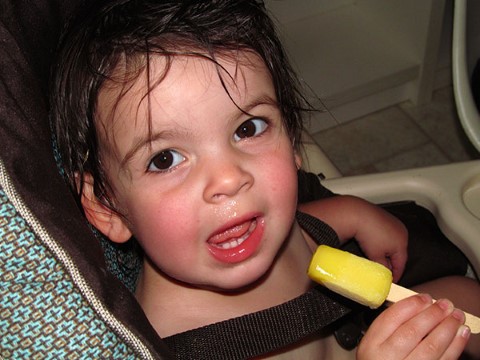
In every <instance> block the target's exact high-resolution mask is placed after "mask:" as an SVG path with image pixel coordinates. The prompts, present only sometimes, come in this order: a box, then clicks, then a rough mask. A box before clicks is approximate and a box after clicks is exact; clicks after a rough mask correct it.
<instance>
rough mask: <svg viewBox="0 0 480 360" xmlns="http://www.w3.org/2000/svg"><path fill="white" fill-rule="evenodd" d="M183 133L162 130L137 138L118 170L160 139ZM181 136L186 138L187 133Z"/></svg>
mask: <svg viewBox="0 0 480 360" xmlns="http://www.w3.org/2000/svg"><path fill="white" fill-rule="evenodd" d="M183 132H184V131H182V130H179V129H175V130H162V131H159V132H156V133H155V132H154V133H150V134H147V136H143V137H139V138H138V141H137V142H136V143H135V144H134V145H133V146H132V147H131V148H130V149H129V150H128V152H127V153H126V154H125V156H124V157H123V159H122V161H121V163H120V168H124V167H125V165H126V164H127V163H128V162H129V161H130V160H131V159H132V158H133V157H134V156H135V154H136V153H138V152H139V151H140V150H141V149H143V148H145V147H147V146H149V145H150V144H152V143H153V142H155V141H157V140H160V139H169V138H173V137H174V136H178V134H181V133H183ZM184 133H185V134H183V135H182V136H186V134H187V131H185V132H184Z"/></svg>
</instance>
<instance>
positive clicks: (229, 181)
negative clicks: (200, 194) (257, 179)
mask: <svg viewBox="0 0 480 360" xmlns="http://www.w3.org/2000/svg"><path fill="white" fill-rule="evenodd" d="M205 171H207V175H206V176H207V183H206V186H205V189H204V199H205V201H207V202H213V203H214V202H221V201H223V200H224V199H225V198H230V197H232V196H235V195H237V194H238V193H240V192H242V191H246V190H248V189H249V188H250V187H251V186H252V185H253V181H254V178H253V176H252V173H251V172H250V171H248V170H246V168H245V166H243V165H242V161H241V159H237V158H235V157H225V158H223V159H215V160H211V163H210V166H207V167H206V169H205Z"/></svg>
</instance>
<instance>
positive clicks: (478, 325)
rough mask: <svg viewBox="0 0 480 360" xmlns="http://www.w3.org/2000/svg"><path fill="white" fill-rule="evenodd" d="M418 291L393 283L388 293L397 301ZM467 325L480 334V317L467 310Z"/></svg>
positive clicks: (391, 298) (390, 297) (474, 332)
mask: <svg viewBox="0 0 480 360" xmlns="http://www.w3.org/2000/svg"><path fill="white" fill-rule="evenodd" d="M416 294H417V293H416V292H415V291H413V290H410V289H407V288H404V287H402V286H400V285H397V284H393V283H392V286H391V288H390V292H389V293H388V296H387V300H388V301H391V302H397V301H400V300H402V299H405V298H407V297H409V296H412V295H416ZM462 311H463V310H462ZM464 313H465V325H467V326H468V327H469V328H470V331H471V332H472V334H479V333H480V318H478V317H477V316H474V315H472V314H469V313H467V312H465V311H464Z"/></svg>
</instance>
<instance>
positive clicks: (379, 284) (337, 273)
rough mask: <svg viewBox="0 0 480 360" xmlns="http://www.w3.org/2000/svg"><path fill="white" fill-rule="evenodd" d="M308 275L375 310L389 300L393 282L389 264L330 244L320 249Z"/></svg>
mask: <svg viewBox="0 0 480 360" xmlns="http://www.w3.org/2000/svg"><path fill="white" fill-rule="evenodd" d="M308 276H310V278H311V279H312V280H314V281H316V282H318V283H320V284H322V285H323V286H325V287H327V288H328V289H330V290H332V291H335V292H336V293H338V294H340V295H343V296H345V297H347V298H349V299H352V300H354V301H356V302H358V303H360V304H363V305H365V306H368V307H370V308H372V309H376V308H377V307H379V306H380V305H382V304H383V303H384V302H385V299H386V298H387V295H388V293H389V291H390V286H391V284H392V272H391V271H390V270H389V269H387V268H386V267H385V266H383V265H381V264H379V263H376V262H373V261H370V260H367V259H365V258H362V257H359V256H356V255H354V254H351V253H349V252H346V251H342V250H339V249H335V248H332V247H329V246H326V245H320V246H319V247H318V248H317V251H316V252H315V254H314V255H313V258H312V261H311V263H310V267H309V269H308Z"/></svg>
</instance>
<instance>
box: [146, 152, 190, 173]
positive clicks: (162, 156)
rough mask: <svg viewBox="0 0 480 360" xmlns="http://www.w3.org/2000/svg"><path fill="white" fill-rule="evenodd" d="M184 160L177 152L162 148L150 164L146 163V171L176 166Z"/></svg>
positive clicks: (164, 169) (160, 170) (162, 169)
mask: <svg viewBox="0 0 480 360" xmlns="http://www.w3.org/2000/svg"><path fill="white" fill-rule="evenodd" d="M184 160H185V158H184V157H183V156H182V155H181V154H179V153H178V152H176V151H174V150H164V151H161V152H159V153H158V154H156V155H155V156H154V157H153V158H152V160H151V161H150V164H149V165H148V171H154V172H155V171H157V172H162V171H167V170H169V169H171V168H173V167H175V166H177V165H178V164H180V163H181V162H182V161H184Z"/></svg>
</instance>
